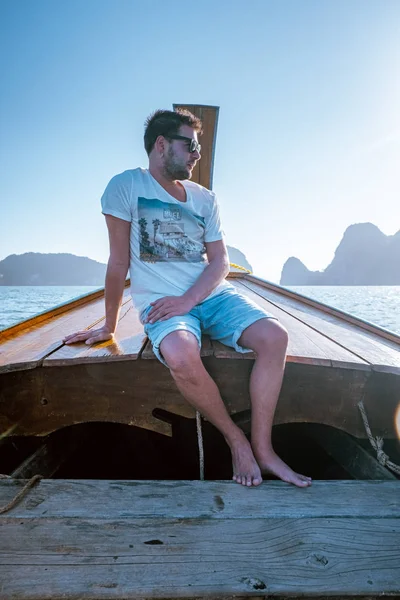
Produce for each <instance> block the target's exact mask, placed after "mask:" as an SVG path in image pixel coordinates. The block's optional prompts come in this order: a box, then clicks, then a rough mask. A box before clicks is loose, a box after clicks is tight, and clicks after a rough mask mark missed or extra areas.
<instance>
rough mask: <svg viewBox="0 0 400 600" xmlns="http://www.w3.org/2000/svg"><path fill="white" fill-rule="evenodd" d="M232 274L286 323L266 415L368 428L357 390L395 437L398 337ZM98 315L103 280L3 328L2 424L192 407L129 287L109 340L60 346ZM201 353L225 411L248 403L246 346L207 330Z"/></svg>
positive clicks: (146, 418) (125, 419) (25, 428)
mask: <svg viewBox="0 0 400 600" xmlns="http://www.w3.org/2000/svg"><path fill="white" fill-rule="evenodd" d="M230 281H231V282H232V284H233V285H234V286H235V287H236V288H237V289H238V290H239V291H240V292H242V293H244V294H245V295H247V296H248V297H249V298H251V299H252V300H254V301H255V302H256V303H257V304H259V305H260V306H262V307H264V308H265V309H266V310H267V311H269V312H270V313H272V314H273V315H274V316H277V317H278V318H279V320H280V322H281V323H282V324H283V325H284V326H285V327H286V328H287V329H288V331H289V347H288V355H287V367H286V371H285V379H284V383H283V388H282V393H281V398H280V401H279V404H278V410H277V413H276V421H275V423H277V424H278V423H287V422H304V421H306V422H311V423H325V424H327V425H332V426H334V427H336V428H338V429H342V430H344V431H347V432H348V433H350V434H352V435H355V436H357V437H365V435H366V434H365V429H364V426H363V424H362V420H361V416H360V414H359V411H358V408H357V404H358V402H359V401H360V400H363V401H364V404H365V406H366V410H367V412H368V414H370V416H371V419H372V421H371V423H372V424H373V428H374V434H375V435H382V436H383V437H389V438H395V437H396V431H395V423H394V421H395V419H394V415H395V412H396V410H397V405H398V403H399V398H398V394H397V393H396V390H398V389H399V381H400V378H399V377H400V336H397V335H395V334H392V333H390V332H387V331H385V330H382V329H380V328H379V327H375V326H374V325H371V324H368V323H365V322H363V321H361V320H360V319H357V318H356V317H352V316H350V315H347V314H345V313H342V312H341V311H338V310H335V309H333V308H330V307H327V306H324V305H323V304H321V303H319V302H316V301H314V300H310V299H307V298H304V297H302V296H299V295H298V294H295V293H294V292H291V291H289V290H287V289H285V288H281V287H280V286H276V285H273V284H270V283H268V282H264V281H263V280H261V279H259V278H257V277H254V276H252V275H243V274H240V273H232V274H231V276H230ZM104 318H105V317H104V298H103V291H101V290H100V291H98V292H95V293H93V294H89V295H88V296H85V297H82V298H80V299H78V300H75V301H72V302H70V303H67V304H66V305H63V306H61V307H58V308H57V309H54V310H52V311H48V312H47V313H44V314H42V315H39V316H37V317H34V318H32V319H29V320H27V321H25V322H23V323H21V324H19V325H16V326H15V327H11V328H10V329H8V330H5V331H3V332H2V333H1V334H0V335H1V341H0V386H1V391H0V401H1V403H2V411H1V415H2V416H0V430H1V431H5V430H7V429H8V428H10V427H14V426H15V424H16V423H17V424H18V427H17V431H16V433H17V434H19V435H32V434H34V435H45V434H47V433H49V432H51V431H54V430H56V429H59V428H61V427H63V426H65V425H69V424H72V423H78V422H87V421H93V420H98V421H113V422H120V423H128V424H131V425H136V426H139V427H144V428H147V429H151V430H154V431H158V432H160V433H165V434H166V435H170V425H169V424H168V422H165V420H161V419H159V418H156V417H155V416H154V415H155V413H156V412H157V410H158V409H161V410H163V411H167V412H171V413H175V414H178V415H181V416H184V417H189V418H192V417H193V415H194V413H193V409H192V408H191V407H190V406H188V405H187V403H186V402H185V401H184V400H183V398H182V397H181V396H180V394H179V393H178V391H177V389H176V387H175V384H174V382H173V380H172V378H171V376H170V374H169V371H168V369H166V368H165V367H164V366H163V365H161V364H160V363H159V362H158V361H157V360H156V359H155V357H154V354H153V351H152V347H151V344H150V342H149V341H148V339H147V337H146V335H145V333H144V329H143V325H142V324H141V323H140V321H139V318H138V314H137V312H136V310H135V309H134V307H133V305H132V301H131V298H130V294H129V289H128V288H126V289H125V292H124V299H123V305H122V309H121V313H120V318H119V323H118V328H117V332H116V336H115V341H114V342H105V343H101V344H97V345H95V346H92V347H88V346H86V345H85V344H74V345H71V346H66V345H65V344H63V342H62V338H63V337H64V335H66V334H68V333H71V332H73V331H76V330H82V329H89V328H95V327H97V326H99V325H101V323H102V321H103V320H104ZM201 354H202V358H203V362H204V364H205V366H206V368H207V369H208V371H209V372H210V374H211V375H212V376H213V377H214V378H215V380H216V382H217V384H218V385H219V387H220V390H221V394H222V397H223V398H224V401H225V402H226V404H227V406H228V409H229V410H230V412H231V413H240V412H243V411H247V410H248V409H249V408H250V399H249V395H248V380H249V376H250V372H251V367H252V364H253V361H254V354H253V353H249V354H239V353H237V352H235V351H234V350H232V349H231V348H228V347H226V346H224V345H223V344H221V343H219V342H217V341H213V340H210V339H209V338H207V337H206V336H204V338H203V344H202V351H201ZM82 390H84V393H85V398H86V402H85V403H82ZM378 395H379V399H380V403H379V404H378V403H377V402H376V398H377V396H378ZM382 402H385V410H384V411H382V410H381V407H382Z"/></svg>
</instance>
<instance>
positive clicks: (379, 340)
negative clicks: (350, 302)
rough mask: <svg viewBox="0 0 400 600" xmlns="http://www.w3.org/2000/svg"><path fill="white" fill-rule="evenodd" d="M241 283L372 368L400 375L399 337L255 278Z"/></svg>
mask: <svg viewBox="0 0 400 600" xmlns="http://www.w3.org/2000/svg"><path fill="white" fill-rule="evenodd" d="M240 284H241V285H242V286H245V287H246V288H248V289H249V290H252V291H253V292H255V293H257V294H259V295H260V296H262V297H263V298H264V299H266V300H268V302H270V303H271V304H273V305H274V306H276V307H279V308H280V309H281V310H283V311H286V312H287V313H289V314H290V315H292V316H293V317H295V318H296V319H298V320H299V321H301V322H302V323H305V324H307V325H308V326H309V327H312V328H313V329H314V330H316V331H319V332H321V333H322V334H323V335H324V336H325V337H326V338H327V339H330V340H332V341H334V342H336V343H337V344H339V345H340V346H342V347H343V348H346V349H347V350H348V351H349V352H352V353H354V354H355V355H357V356H359V357H360V358H362V359H363V360H364V361H365V362H367V363H369V364H371V365H372V368H373V370H376V371H383V372H390V373H396V374H400V337H399V338H398V341H395V339H394V336H391V337H392V338H393V339H386V338H385V337H383V336H382V334H381V333H380V332H378V331H379V330H378V329H377V330H376V332H375V333H374V332H373V331H371V330H370V331H368V330H366V329H362V328H361V327H360V326H359V325H357V324H356V321H357V320H356V319H354V321H355V322H354V323H351V322H348V321H346V320H344V319H343V318H341V317H340V316H339V314H340V313H338V311H333V312H332V313H330V312H327V311H326V310H321V308H318V306H317V304H318V303H316V302H315V303H314V304H313V305H309V304H306V303H304V302H303V301H302V300H301V299H300V298H298V299H296V298H295V297H293V295H294V293H292V296H291V297H289V296H286V295H283V294H281V293H279V292H277V291H273V290H271V289H267V288H265V287H263V286H262V285H261V283H260V282H256V281H255V278H252V280H249V281H248V280H247V279H246V280H243V279H242V280H241V282H240Z"/></svg>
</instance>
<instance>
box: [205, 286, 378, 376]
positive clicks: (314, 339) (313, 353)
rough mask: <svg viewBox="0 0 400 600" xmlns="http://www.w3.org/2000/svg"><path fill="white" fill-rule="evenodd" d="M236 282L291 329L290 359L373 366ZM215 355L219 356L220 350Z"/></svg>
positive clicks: (359, 367)
mask: <svg viewBox="0 0 400 600" xmlns="http://www.w3.org/2000/svg"><path fill="white" fill-rule="evenodd" d="M232 285H233V286H234V287H236V288H237V290H238V291H239V292H241V293H243V294H244V295H245V296H247V297H249V298H250V299H251V300H253V301H254V302H256V304H258V305H260V306H261V307H262V308H264V309H265V310H266V311H268V312H269V313H271V314H272V315H273V316H275V317H277V318H278V319H279V321H280V322H281V323H282V325H283V326H284V327H286V329H287V330H288V332H289V345H288V351H287V359H286V360H287V362H298V363H305V364H313V365H320V366H329V367H331V366H340V367H341V368H350V369H361V370H370V367H369V365H368V363H366V362H365V361H364V360H362V359H361V358H359V357H358V356H356V355H355V354H353V353H351V352H349V351H348V350H346V349H345V348H342V347H341V346H339V345H338V344H337V343H335V342H333V341H332V340H330V339H327V338H326V337H325V336H323V335H321V334H320V333H319V332H318V331H315V330H314V329H312V328H311V327H309V326H308V325H307V324H305V323H303V322H301V321H299V320H298V319H296V318H295V317H293V316H292V315H290V314H288V313H287V312H285V311H283V310H281V309H280V308H278V307H277V306H276V305H274V304H272V303H270V302H269V301H268V300H266V299H265V298H264V297H262V296H261V295H259V294H258V293H256V292H254V291H252V290H251V289H250V288H248V287H247V286H245V285H244V284H243V283H242V282H241V281H237V280H234V281H232ZM215 356H217V357H218V352H217V353H216V354H215Z"/></svg>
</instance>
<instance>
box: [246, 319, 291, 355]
mask: <svg viewBox="0 0 400 600" xmlns="http://www.w3.org/2000/svg"><path fill="white" fill-rule="evenodd" d="M242 338H243V339H242ZM242 338H241V342H240V343H241V344H243V346H244V347H247V348H251V349H252V350H254V351H255V352H257V354H270V353H274V354H277V353H279V354H280V353H286V350H287V346H288V341H289V334H288V332H287V330H286V329H285V327H283V325H281V323H279V321H277V320H276V319H261V320H260V321H256V323H253V325H250V327H248V328H247V329H246V330H245V331H244V332H243V334H242Z"/></svg>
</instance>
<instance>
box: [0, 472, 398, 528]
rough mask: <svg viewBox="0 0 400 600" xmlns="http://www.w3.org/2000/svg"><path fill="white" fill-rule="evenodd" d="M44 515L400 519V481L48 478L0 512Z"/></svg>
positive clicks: (6, 492) (6, 490)
mask: <svg viewBox="0 0 400 600" xmlns="http://www.w3.org/2000/svg"><path fill="white" fill-rule="evenodd" d="M23 485H24V482H23V481H21V480H18V481H17V480H12V479H5V480H1V481H0V505H4V504H7V503H8V502H9V501H10V500H11V499H12V498H13V497H14V496H15V495H16V493H17V492H18V491H19V490H20V489H21V487H23ZM99 498H101V499H102V501H101V502H99ZM43 516H45V517H46V518H84V519H94V518H95V519H107V518H112V517H114V518H116V517H120V518H121V519H125V518H128V517H129V518H132V517H138V518H147V517H153V518H158V517H163V518H164V517H168V518H174V519H199V518H204V519H237V520H239V519H244V520H246V519H264V518H267V517H271V518H276V519H278V518H279V519H283V518H316V517H321V518H322V517H324V518H336V517H343V518H345V517H347V518H355V517H365V518H366V517H374V518H384V517H390V518H400V481H398V480H395V481H314V482H313V484H312V486H311V487H310V488H307V489H300V488H296V487H294V486H291V485H288V484H286V483H283V482H281V481H267V482H264V483H263V484H262V485H261V486H260V487H257V488H251V489H248V488H246V487H244V486H240V485H238V484H236V483H234V482H231V481H165V480H160V481H124V480H117V481H107V480H93V479H86V480H84V479H80V480H79V479H76V480H72V479H68V480H63V479H43V480H42V481H41V482H40V483H39V484H37V485H36V486H35V487H34V488H32V490H31V491H30V492H29V495H28V496H27V497H26V498H25V499H24V500H22V501H21V502H20V504H18V505H17V506H16V507H15V508H13V509H12V511H10V512H9V513H7V514H5V515H3V516H0V523H2V522H3V523H4V522H5V521H6V520H7V519H8V518H9V517H12V518H15V519H19V518H29V519H33V518H40V517H43ZM399 525H400V523H399Z"/></svg>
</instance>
